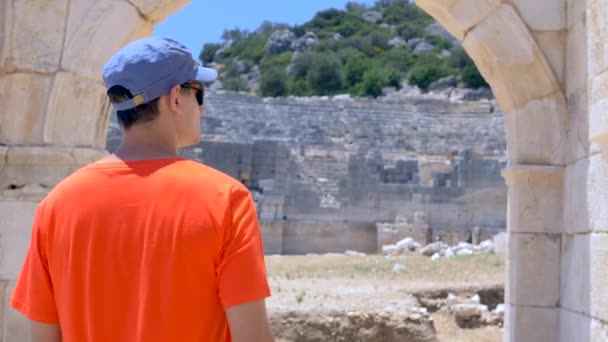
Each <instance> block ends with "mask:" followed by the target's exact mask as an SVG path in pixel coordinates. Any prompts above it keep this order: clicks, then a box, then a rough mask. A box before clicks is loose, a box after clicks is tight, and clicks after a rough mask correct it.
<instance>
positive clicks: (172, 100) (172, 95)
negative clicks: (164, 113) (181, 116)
mask: <svg viewBox="0 0 608 342" xmlns="http://www.w3.org/2000/svg"><path fill="white" fill-rule="evenodd" d="M180 90H181V89H180V86H179V85H176V86H174V87H173V88H171V90H170V91H169V93H168V94H167V99H166V100H167V109H169V110H170V111H172V112H176V111H179V109H180V107H181V106H180V100H181V99H180V97H179V92H180Z"/></svg>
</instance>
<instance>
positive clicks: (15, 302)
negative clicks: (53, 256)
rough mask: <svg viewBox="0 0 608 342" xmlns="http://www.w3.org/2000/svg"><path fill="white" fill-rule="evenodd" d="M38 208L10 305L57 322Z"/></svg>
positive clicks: (33, 316) (32, 316)
mask: <svg viewBox="0 0 608 342" xmlns="http://www.w3.org/2000/svg"><path fill="white" fill-rule="evenodd" d="M40 208H41V207H39V208H38V210H37V211H36V216H35V218H34V224H33V227H32V237H31V242H30V246H29V249H28V251H27V255H26V257H25V262H24V264H23V268H22V269H21V274H20V275H19V278H18V279H17V283H16V285H15V289H14V291H13V294H12V297H11V301H10V305H11V307H13V308H14V309H15V310H17V311H19V312H21V313H22V314H23V315H25V316H26V317H27V318H29V319H31V320H33V321H37V322H42V323H49V324H57V323H58V322H59V318H58V315H57V307H56V304H55V296H54V294H53V284H52V282H51V276H50V274H49V268H48V262H47V256H46V251H45V244H46V237H45V236H44V229H43V227H42V219H41V216H42V215H41V209H40Z"/></svg>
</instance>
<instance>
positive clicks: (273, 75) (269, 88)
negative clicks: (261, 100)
mask: <svg viewBox="0 0 608 342" xmlns="http://www.w3.org/2000/svg"><path fill="white" fill-rule="evenodd" d="M260 92H261V94H262V96H271V97H278V96H285V95H287V74H286V73H285V69H284V68H282V67H278V66H275V67H271V68H268V69H267V70H265V71H264V73H262V81H261V84H260Z"/></svg>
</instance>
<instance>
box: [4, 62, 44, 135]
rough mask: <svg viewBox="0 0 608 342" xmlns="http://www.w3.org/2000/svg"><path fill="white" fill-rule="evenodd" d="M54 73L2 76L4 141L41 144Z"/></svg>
mask: <svg viewBox="0 0 608 342" xmlns="http://www.w3.org/2000/svg"><path fill="white" fill-rule="evenodd" d="M50 86H51V76H44V75H37V74H21V73H17V74H9V75H3V76H0V103H1V104H2V114H1V115H0V144H16V145H17V144H18V145H27V144H40V143H42V131H43V124H44V117H43V113H44V111H45V108H46V105H47V101H48V88H49V87H50Z"/></svg>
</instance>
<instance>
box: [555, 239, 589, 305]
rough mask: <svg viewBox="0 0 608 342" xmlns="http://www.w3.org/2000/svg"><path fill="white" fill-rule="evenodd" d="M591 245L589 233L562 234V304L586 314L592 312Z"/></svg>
mask: <svg viewBox="0 0 608 342" xmlns="http://www.w3.org/2000/svg"><path fill="white" fill-rule="evenodd" d="M589 247H590V235H589V234H575V235H563V236H562V248H561V253H562V254H561V290H560V292H561V295H560V297H561V300H560V305H561V307H562V308H564V309H566V310H569V311H576V312H580V313H584V314H586V315H590V314H591V310H590V304H591V303H590V298H589V291H590V289H591V287H590V285H591V284H590V283H589V282H590V280H591V274H590V273H589V272H590V267H589V265H590V263H591V256H590V255H589V252H590V250H589Z"/></svg>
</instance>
